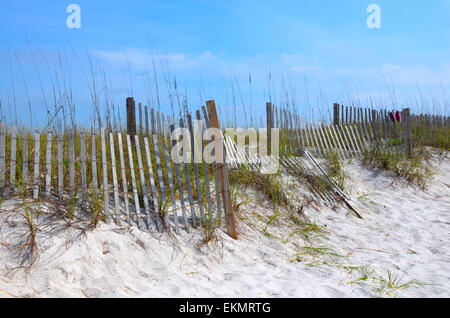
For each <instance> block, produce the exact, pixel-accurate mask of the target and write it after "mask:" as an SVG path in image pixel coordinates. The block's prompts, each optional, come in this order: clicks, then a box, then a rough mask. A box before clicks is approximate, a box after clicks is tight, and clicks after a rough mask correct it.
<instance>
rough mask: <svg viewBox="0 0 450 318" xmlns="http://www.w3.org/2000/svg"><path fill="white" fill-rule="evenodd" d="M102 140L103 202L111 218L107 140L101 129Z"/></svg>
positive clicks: (105, 210) (105, 211)
mask: <svg viewBox="0 0 450 318" xmlns="http://www.w3.org/2000/svg"><path fill="white" fill-rule="evenodd" d="M100 140H101V144H102V166H103V170H102V173H103V200H104V205H103V206H104V210H103V211H104V213H105V215H106V217H108V216H109V189H108V161H107V158H106V140H105V129H104V128H103V127H102V128H100Z"/></svg>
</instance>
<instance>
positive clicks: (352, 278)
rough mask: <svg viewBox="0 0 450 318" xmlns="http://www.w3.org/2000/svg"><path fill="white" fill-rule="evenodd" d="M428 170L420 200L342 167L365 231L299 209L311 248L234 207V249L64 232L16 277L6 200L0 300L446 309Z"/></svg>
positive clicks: (276, 222) (449, 279)
mask: <svg viewBox="0 0 450 318" xmlns="http://www.w3.org/2000/svg"><path fill="white" fill-rule="evenodd" d="M430 164H432V165H433V169H434V171H436V174H435V175H434V177H433V180H432V181H431V182H430V183H429V186H428V188H427V189H426V190H421V189H419V188H417V187H414V186H408V185H407V184H406V183H405V181H403V180H402V179H400V178H392V177H390V176H387V174H386V173H385V172H379V171H376V170H368V169H366V168H364V167H363V166H362V165H361V164H360V163H358V162H357V161H354V162H352V163H351V164H350V165H348V166H347V170H348V173H349V175H350V177H349V180H348V183H349V185H350V187H351V188H350V194H351V196H352V197H353V198H354V199H355V201H357V202H358V206H359V209H360V211H361V212H362V214H363V216H364V219H363V220H360V219H358V218H356V217H355V216H354V215H353V214H352V213H351V212H349V211H347V209H345V208H343V207H340V208H336V209H334V210H333V209H330V208H324V207H322V208H320V209H314V208H312V207H307V206H305V208H304V209H303V212H302V213H304V215H305V216H306V217H307V219H308V220H309V222H310V223H315V224H317V225H319V226H320V228H321V229H322V232H318V231H311V232H308V233H307V235H309V238H305V236H304V235H302V234H298V233H294V232H295V231H297V230H298V227H296V226H295V224H293V222H292V221H291V220H290V219H289V218H288V217H287V211H281V212H280V215H279V216H277V217H273V218H272V219H271V222H269V220H270V217H271V216H272V215H273V213H274V211H273V207H272V205H271V203H270V202H268V201H267V200H265V199H264V198H262V197H261V198H259V199H257V200H255V199H253V200H252V201H251V202H248V203H247V204H245V205H244V206H243V207H241V210H240V211H239V240H233V239H231V238H229V237H228V236H227V235H226V234H224V233H223V232H222V231H217V235H218V238H217V239H216V240H214V241H212V242H210V243H209V244H204V243H202V240H203V235H204V234H203V231H202V230H201V229H197V230H193V231H191V234H188V233H186V232H185V231H181V234H179V235H176V237H175V238H173V237H171V236H169V235H168V234H158V233H147V232H143V231H140V230H138V229H137V228H136V227H128V226H126V227H119V226H116V225H113V224H102V225H100V226H99V227H98V228H97V229H95V230H92V231H86V232H84V231H81V230H79V229H77V228H76V226H72V227H71V228H67V227H66V226H65V225H64V222H62V221H55V224H51V225H44V224H40V229H41V231H40V232H39V233H38V236H37V242H38V248H39V251H38V258H37V260H36V262H35V263H34V265H33V266H32V267H30V268H14V267H17V266H18V265H19V256H20V255H19V251H20V249H13V248H14V246H15V245H17V244H18V243H20V241H21V239H22V240H23V238H24V237H23V233H24V232H25V231H24V225H23V224H20V222H22V223H23V221H20V220H17V218H15V217H13V216H11V215H13V214H14V213H15V214H16V215H17V211H11V209H13V207H14V206H15V204H16V203H17V200H8V201H5V202H3V204H2V207H1V210H2V213H1V215H0V229H1V233H0V235H1V237H0V241H1V242H2V244H1V245H0V296H2V297H14V296H17V297H380V296H381V297H389V296H399V297H449V291H450V266H449V264H450V246H449V229H450V226H449V225H450V215H449V214H450V160H448V158H447V159H439V157H438V156H437V155H434V157H433V158H432V160H431V163H430ZM291 179H292V178H286V180H291ZM291 181H292V184H289V183H288V182H286V184H285V187H286V189H287V190H288V191H290V193H291V195H292V197H293V198H296V199H297V201H298V204H301V200H302V199H301V198H302V197H304V194H305V189H304V188H303V187H302V186H301V185H299V184H297V183H296V181H293V180H291ZM249 197H251V196H249ZM358 198H359V199H358ZM244 201H245V200H244ZM268 223H269V224H268ZM56 224H59V225H58V226H57V225H56ZM264 230H265V231H264ZM305 247H306V248H305ZM389 275H391V283H390V284H389Z"/></svg>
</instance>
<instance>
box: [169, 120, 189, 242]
mask: <svg viewBox="0 0 450 318" xmlns="http://www.w3.org/2000/svg"><path fill="white" fill-rule="evenodd" d="M174 121H175V119H174ZM174 130H175V126H174V125H173V124H171V125H170V131H171V132H172V133H173V131H174ZM176 143H177V140H174V139H173V140H172V151H173V146H175V144H176ZM174 164H175V174H176V175H177V187H178V193H179V195H180V203H181V210H182V212H183V223H184V228H185V230H186V232H188V233H189V222H188V219H187V212H186V205H185V203H184V194H183V186H182V185H183V184H182V183H181V174H180V164H179V163H177V162H175V163H174Z"/></svg>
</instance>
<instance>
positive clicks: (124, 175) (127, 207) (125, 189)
mask: <svg viewBox="0 0 450 318" xmlns="http://www.w3.org/2000/svg"><path fill="white" fill-rule="evenodd" d="M117 141H118V146H119V159H120V170H121V173H122V188H123V198H124V201H125V213H126V214H127V222H128V224H131V223H130V222H131V221H130V204H129V202H128V184H127V173H126V169H125V160H124V156H123V143H122V134H121V133H120V132H119V133H118V134H117ZM119 217H120V216H119Z"/></svg>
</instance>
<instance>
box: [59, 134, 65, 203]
mask: <svg viewBox="0 0 450 318" xmlns="http://www.w3.org/2000/svg"><path fill="white" fill-rule="evenodd" d="M63 192H64V174H63V143H62V136H61V134H59V135H58V195H59V198H60V199H62V196H63Z"/></svg>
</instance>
